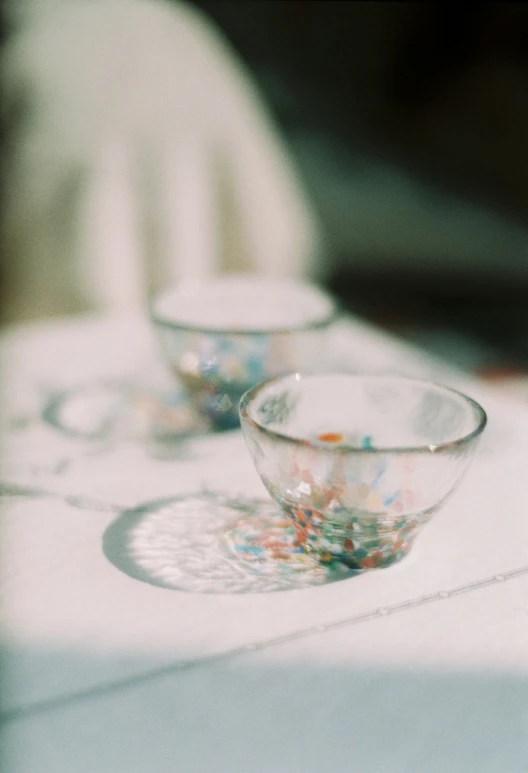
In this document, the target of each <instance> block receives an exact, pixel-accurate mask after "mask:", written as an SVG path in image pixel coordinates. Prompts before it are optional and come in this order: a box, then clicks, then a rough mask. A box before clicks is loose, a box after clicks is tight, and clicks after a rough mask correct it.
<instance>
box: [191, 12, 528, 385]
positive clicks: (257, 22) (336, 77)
mask: <svg viewBox="0 0 528 773" xmlns="http://www.w3.org/2000/svg"><path fill="white" fill-rule="evenodd" d="M194 5H196V6H198V7H199V8H201V9H202V10H204V11H205V12H206V13H207V14H208V15H209V16H210V17H211V18H212V19H214V21H215V22H216V23H217V24H218V25H219V27H220V28H221V29H222V30H223V32H224V33H225V34H226V36H227V37H228V39H229V40H230V41H231V43H232V44H233V46H234V47H235V49H236V50H237V51H238V53H239V54H241V56H242V57H243V59H244V60H245V62H246V63H247V65H248V66H249V68H250V70H251V71H252V73H253V75H254V76H255V79H256V81H257V83H258V84H259V86H260V88H261V90H262V91H263V93H264V95H265V97H266V99H267V101H268V103H269V104H270V105H271V107H272V109H273V111H274V113H275V116H276V117H277V119H278V121H279V123H280V125H281V127H282V129H283V131H284V133H285V135H286V137H287V140H288V142H289V145H290V147H291V150H292V152H293V154H294V156H295V159H296V161H297V164H298V165H299V167H300V169H301V171H302V173H303V175H304V177H305V179H306V181H307V184H308V187H309V191H310V193H311V195H312V197H313V199H314V201H315V202H316V204H317V206H318V208H319V211H320V212H321V215H322V217H323V223H324V226H325V228H326V231H327V237H328V239H329V243H330V245H331V250H330V254H331V262H332V265H331V266H330V271H329V284H330V285H331V287H332V288H333V289H334V291H336V292H337V293H338V295H339V296H340V297H341V299H342V300H343V301H344V302H345V303H346V305H347V306H348V307H349V308H350V309H352V310H354V311H357V312H359V313H361V314H363V315H366V316H367V317H369V318H371V319H373V320H375V321H376V322H378V323H381V324H385V325H387V326H389V327H390V328H391V329H393V330H395V331H397V332H398V333H400V334H403V335H405V336H407V337H408V338H411V339H413V340H415V341H417V342H418V343H423V344H425V345H426V346H428V347H429V348H430V349H433V350H436V351H438V352H439V353H441V354H445V355H447V356H449V357H451V358H452V359H454V360H456V361H459V362H460V363H461V364H464V365H468V366H470V367H473V368H475V369H480V370H483V371H485V370H486V369H493V368H495V367H497V368H505V367H511V368H525V367H527V366H528V303H527V299H528V229H527V226H528V151H527V144H528V143H527V138H526V134H527V131H528V6H527V5H525V4H524V3H508V2H506V3H493V2H492V3H464V4H449V3H440V2H429V3H423V2H414V3H407V2H396V3H387V2H347V1H346V0H341V1H338V2H334V1H328V0H305V1H304V2H303V0H281V1H279V0H277V1H274V2H272V1H271V0H195V2H194Z"/></svg>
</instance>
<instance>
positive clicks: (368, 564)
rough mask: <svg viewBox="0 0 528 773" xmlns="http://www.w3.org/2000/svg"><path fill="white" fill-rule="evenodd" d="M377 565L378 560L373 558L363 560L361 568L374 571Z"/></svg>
mask: <svg viewBox="0 0 528 773" xmlns="http://www.w3.org/2000/svg"><path fill="white" fill-rule="evenodd" d="M376 564H377V562H376V559H375V558H372V557H371V558H365V559H363V561H361V563H360V566H361V567H362V568H363V569H374V567H375V566H376Z"/></svg>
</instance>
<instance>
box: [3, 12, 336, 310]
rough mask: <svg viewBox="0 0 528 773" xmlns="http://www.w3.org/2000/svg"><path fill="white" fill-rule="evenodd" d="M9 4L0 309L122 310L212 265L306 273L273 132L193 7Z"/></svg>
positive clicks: (312, 247) (233, 59) (301, 217)
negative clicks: (13, 24)
mask: <svg viewBox="0 0 528 773" xmlns="http://www.w3.org/2000/svg"><path fill="white" fill-rule="evenodd" d="M22 7H24V8H25V9H26V13H22V14H21V18H20V19H19V24H18V29H17V30H16V31H15V32H14V33H13V34H12V35H11V36H10V37H9V39H8V41H7V45H6V46H5V49H4V54H3V74H4V94H5V100H4V109H5V110H6V111H7V115H6V125H7V128H8V132H9V135H8V136H9V152H8V158H7V169H6V172H7V174H5V175H4V197H5V198H4V207H3V223H2V239H3V244H4V254H5V262H6V266H5V280H4V281H5V283H6V290H7V292H6V297H5V302H4V304H5V308H4V316H6V317H7V318H8V319H24V318H33V317H39V316H50V315H51V316H56V315H60V314H67V313H76V312H79V311H83V310H85V309H94V308H105V309H114V310H120V309H133V308H138V307H141V306H142V305H143V304H144V301H145V296H146V295H147V294H148V293H149V292H150V291H152V290H153V289H155V288H157V287H160V286H162V285H164V284H167V283H170V282H172V281H175V280H178V279H180V278H182V277H192V278H200V277H203V276H206V275H209V274H212V273H216V272H219V271H225V270H249V271H256V272H260V273H263V274H268V275H277V276H281V275H290V276H291V275H294V276H295V275H311V276H314V275H316V274H317V272H318V269H319V267H320V264H321V259H320V246H321V240H320V236H319V233H320V230H319V226H318V223H317V218H316V216H315V214H314V212H313V211H312V208H311V206H310V204H309V202H308V200H307V198H306V196H305V194H304V192H303V188H302V185H301V182H300V180H299V179H298V177H297V174H296V171H295V169H294V168H293V165H292V162H291V160H290V157H289V154H288V152H287V150H286V148H285V146H284V144H283V141H282V138H281V137H280V134H279V132H278V130H277V129H276V127H275V126H274V123H273V121H272V119H271V118H270V116H269V114H268V112H267V110H266V107H265V105H264V104H263V102H262V99H261V98H260V96H259V94H258V93H257V90H256V88H255V86H254V84H253V82H252V80H251V78H250V76H249V75H248V73H247V72H246V70H245V68H244V66H243V64H242V63H241V62H240V60H239V59H238V57H237V56H236V54H235V53H234V52H233V51H232V50H231V48H230V46H229V45H228V44H227V43H226V41H225V40H224V39H223V38H222V36H221V35H220V34H219V33H218V31H217V30H216V29H215V28H214V27H213V26H212V25H211V24H210V23H209V22H208V21H207V19H205V18H204V17H203V16H202V15H201V13H199V12H198V11H197V10H196V9H194V8H192V7H191V6H188V5H185V4H183V3H165V2H161V1H159V0H91V2H82V1H79V0H73V1H72V2H64V0H62V2H61V0H58V2H53V0H52V2H47V3H46V2H44V3H42V4H41V5H40V6H39V5H38V4H36V3H33V5H29V6H28V5H27V4H24V3H22ZM19 10H20V8H19Z"/></svg>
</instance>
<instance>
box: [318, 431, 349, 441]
mask: <svg viewBox="0 0 528 773" xmlns="http://www.w3.org/2000/svg"><path fill="white" fill-rule="evenodd" d="M344 439H345V438H344V437H343V435H342V434H341V433H340V432H321V434H320V435H317V440H320V441H321V442H323V443H342V442H343V440H344Z"/></svg>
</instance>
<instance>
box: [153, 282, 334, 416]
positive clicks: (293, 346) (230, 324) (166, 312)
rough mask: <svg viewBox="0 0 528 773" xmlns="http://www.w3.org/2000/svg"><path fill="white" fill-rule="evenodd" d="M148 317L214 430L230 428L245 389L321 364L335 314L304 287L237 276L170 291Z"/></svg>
mask: <svg viewBox="0 0 528 773" xmlns="http://www.w3.org/2000/svg"><path fill="white" fill-rule="evenodd" d="M150 316H151V321H152V323H153V325H154V327H155V330H156V332H157V335H158V338H159V340H160V343H161V347H162V350H163V352H164V355H165V357H166V359H167V361H168V363H169V366H170V368H171V370H172V372H173V373H174V375H175V376H176V377H177V379H178V381H179V382H180V383H181V384H182V385H183V387H184V389H185V390H186V392H187V394H188V396H189V398H190V400H191V402H192V404H193V406H194V408H195V409H197V410H198V412H199V413H200V414H202V415H204V416H206V417H207V419H208V420H209V421H210V423H211V424H212V426H213V428H215V429H230V428H233V427H237V426H239V414H238V403H239V400H240V398H241V396H242V395H243V394H244V392H246V390H247V389H249V388H250V387H252V386H254V385H255V384H258V383H260V382H261V381H264V380H266V379H269V378H272V377H274V376H278V375H280V374H284V373H291V372H292V371H296V370H303V369H305V370H306V369H308V370H314V369H316V368H318V367H319V366H320V365H321V364H322V362H323V358H324V355H325V351H326V349H327V347H325V335H326V332H327V330H328V327H329V325H330V324H331V323H332V322H333V321H334V319H335V318H336V307H335V304H334V301H333V299H332V298H331V297H330V296H329V295H328V294H327V293H325V292H324V291H322V290H321V289H319V288H318V287H315V286H313V285H311V284H308V283H306V282H301V281H295V280H289V279H268V278H263V277H258V276H249V275H247V276H246V275H238V274H235V275H226V276H223V277H219V278H215V279H212V280H210V281H207V282H205V283H202V284H189V283H184V284H181V285H180V286H178V287H176V288H173V289H170V290H167V291H164V292H162V293H161V294H160V295H158V296H156V297H155V298H154V300H153V301H152V303H151V307H150Z"/></svg>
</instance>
